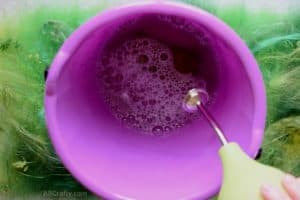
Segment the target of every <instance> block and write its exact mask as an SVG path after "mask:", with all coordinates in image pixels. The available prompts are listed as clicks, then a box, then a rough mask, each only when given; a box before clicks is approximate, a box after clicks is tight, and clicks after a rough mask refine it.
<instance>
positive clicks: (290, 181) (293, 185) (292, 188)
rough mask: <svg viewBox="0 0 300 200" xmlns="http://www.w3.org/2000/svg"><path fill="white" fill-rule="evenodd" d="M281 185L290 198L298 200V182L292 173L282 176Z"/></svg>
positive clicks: (299, 185)
mask: <svg viewBox="0 0 300 200" xmlns="http://www.w3.org/2000/svg"><path fill="white" fill-rule="evenodd" d="M282 183H283V186H284V188H285V190H286V191H287V193H288V195H289V196H290V197H291V199H292V200H300V182H299V180H297V179H296V178H295V177H294V176H292V175H289V174H288V175H286V176H285V177H284V178H283V181H282Z"/></svg>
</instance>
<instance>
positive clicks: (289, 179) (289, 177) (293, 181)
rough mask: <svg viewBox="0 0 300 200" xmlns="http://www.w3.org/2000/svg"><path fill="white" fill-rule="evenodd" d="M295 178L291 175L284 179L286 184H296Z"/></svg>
mask: <svg viewBox="0 0 300 200" xmlns="http://www.w3.org/2000/svg"><path fill="white" fill-rule="evenodd" d="M295 180H296V179H295V178H294V177H293V176H292V175H290V174H287V175H285V176H284V177H283V181H284V182H285V183H286V184H294V183H295Z"/></svg>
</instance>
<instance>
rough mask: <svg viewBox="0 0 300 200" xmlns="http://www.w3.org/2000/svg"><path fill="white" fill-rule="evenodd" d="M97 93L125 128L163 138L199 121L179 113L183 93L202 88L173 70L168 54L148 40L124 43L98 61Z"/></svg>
mask: <svg viewBox="0 0 300 200" xmlns="http://www.w3.org/2000/svg"><path fill="white" fill-rule="evenodd" d="M98 78H99V81H100V84H99V86H100V91H101V94H102V96H103V98H104V99H105V101H106V103H107V104H108V105H109V108H110V109H111V112H112V114H113V115H114V116H115V117H116V118H117V119H118V120H121V121H122V122H123V123H124V124H125V125H126V126H127V127H131V128H135V129H138V130H139V131H140V132H143V133H146V134H152V135H158V136H160V135H165V134H167V133H170V132H172V130H174V129H177V128H180V127H183V126H185V125H187V124H189V123H191V122H192V121H194V120H195V119H197V118H198V117H199V114H197V113H193V114H191V113H187V112H185V111H184V110H183V109H182V101H183V98H184V96H185V95H186V93H187V91H188V90H189V89H191V88H195V87H202V88H204V87H205V82H204V81H203V80H199V78H196V77H194V76H193V75H192V74H181V73H179V72H178V71H177V70H176V69H175V67H174V58H173V54H172V50H171V49H170V48H169V47H168V46H166V45H165V44H163V43H161V42H158V41H156V40H154V39H150V38H136V39H131V40H127V41H126V42H124V43H123V44H121V45H120V46H118V47H116V48H114V49H113V50H111V51H108V52H107V53H106V54H104V55H103V56H102V58H101V60H100V67H99V74H98Z"/></svg>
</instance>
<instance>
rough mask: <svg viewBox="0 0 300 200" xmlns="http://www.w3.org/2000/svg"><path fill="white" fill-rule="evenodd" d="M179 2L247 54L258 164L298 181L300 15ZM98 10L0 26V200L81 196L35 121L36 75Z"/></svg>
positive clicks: (39, 106) (39, 14)
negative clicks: (262, 131) (222, 26)
mask: <svg viewBox="0 0 300 200" xmlns="http://www.w3.org/2000/svg"><path fill="white" fill-rule="evenodd" d="M187 2H188V3H190V4H194V5H196V6H199V7H202V8H203V9H205V10H208V11H209V12H211V13H213V14H215V15H217V16H218V17H220V18H221V19H222V20H224V21H225V22H226V23H227V24H229V25H230V26H231V27H232V28H233V29H234V30H235V31H236V32H237V33H238V34H240V36H241V37H242V38H243V39H244V40H245V42H246V43H247V44H248V46H249V48H250V49H251V50H252V52H253V53H254V55H255V57H256V59H257V61H258V63H259V65H260V68H261V71H262V73H263V77H264V81H265V85H266V89H267V95H268V121H267V127H266V136H265V139H264V144H263V149H264V150H263V153H262V157H261V159H260V161H261V162H263V163H266V164H269V165H273V166H276V167H278V168H281V169H283V170H285V171H287V172H290V173H293V174H295V175H300V163H299V161H298V160H299V155H298V154H299V153H298V152H299V147H298V146H299V144H300V140H299V137H298V135H299V131H300V126H299V116H300V103H299V102H300V101H299V100H300V93H299V88H300V67H299V66H300V20H299V19H300V16H298V15H297V14H296V13H288V14H284V13H281V14H276V13H273V12H272V11H268V10H265V11H264V12H256V11H251V10H247V9H245V8H244V7H243V5H237V6H231V7H218V6H214V5H213V4H211V3H209V2H208V1H203V0H197V1H187ZM105 6H106V5H102V4H101V5H99V6H98V7H95V8H90V9H80V8H79V7H78V6H68V7H64V8H58V7H48V8H46V7H39V8H37V9H35V10H34V11H30V12H29V11H28V12H25V13H23V14H20V16H15V17H14V18H7V19H1V20H0V26H1V30H0V158H1V159H0V196H1V195H2V196H7V197H8V198H9V197H13V196H28V195H32V194H35V193H36V194H41V193H42V192H43V191H46V190H47V191H48V190H55V191H82V192H86V190H85V189H84V188H83V187H82V186H80V184H78V183H77V182H76V181H75V180H74V179H73V178H72V177H71V175H70V174H69V172H68V171H67V170H66V169H65V168H64V167H63V165H62V164H61V162H60V161H59V159H58V158H57V156H56V155H55V153H54V151H53V149H52V146H51V143H50V141H49V138H48V134H47V129H46V127H45V123H44V118H43V92H44V71H45V69H47V68H48V67H49V65H50V64H51V61H52V60H53V57H54V56H55V53H56V52H57V50H58V49H59V47H60V46H61V44H62V43H63V41H64V40H65V39H66V38H67V37H68V35H69V34H70V33H71V32H72V31H73V30H75V29H76V28H77V27H78V26H79V25H80V24H82V23H83V22H84V21H85V20H87V19H88V18H90V17H91V16H93V15H94V14H96V13H97V12H100V11H101V10H102V9H103V8H105ZM287 157H288V159H287ZM88 196H92V195H88Z"/></svg>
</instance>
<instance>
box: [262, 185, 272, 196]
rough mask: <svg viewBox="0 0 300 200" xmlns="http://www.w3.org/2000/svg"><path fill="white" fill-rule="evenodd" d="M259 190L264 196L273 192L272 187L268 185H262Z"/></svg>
mask: <svg viewBox="0 0 300 200" xmlns="http://www.w3.org/2000/svg"><path fill="white" fill-rule="evenodd" d="M261 190H262V192H263V193H264V194H272V192H273V187H272V186H270V185H267V184H264V185H263V186H262V188H261Z"/></svg>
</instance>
